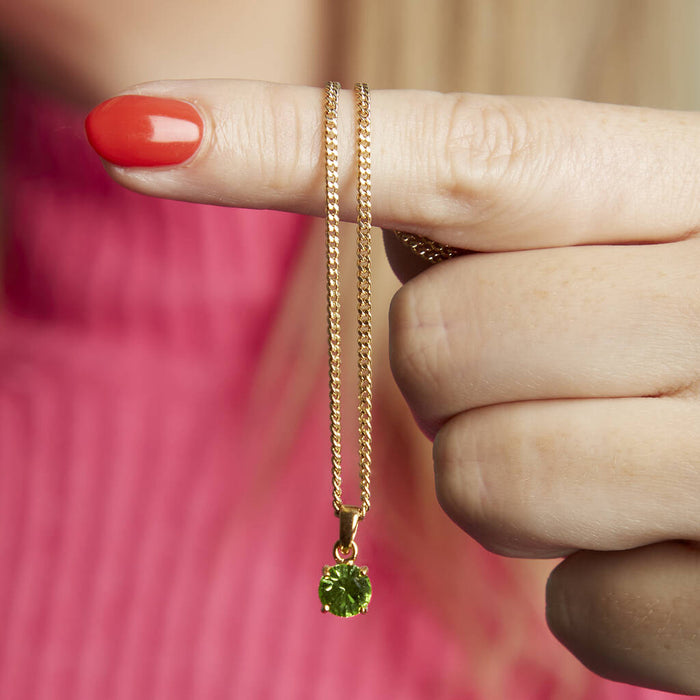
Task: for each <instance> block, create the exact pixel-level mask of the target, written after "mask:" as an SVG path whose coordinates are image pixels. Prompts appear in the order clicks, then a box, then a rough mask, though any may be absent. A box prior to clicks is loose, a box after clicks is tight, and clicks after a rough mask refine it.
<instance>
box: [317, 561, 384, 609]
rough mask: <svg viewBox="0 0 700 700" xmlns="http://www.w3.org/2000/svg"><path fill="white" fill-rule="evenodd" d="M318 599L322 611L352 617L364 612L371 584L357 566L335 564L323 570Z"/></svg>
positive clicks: (370, 591) (370, 593)
mask: <svg viewBox="0 0 700 700" xmlns="http://www.w3.org/2000/svg"><path fill="white" fill-rule="evenodd" d="M318 597H319V598H320V599H321V604H322V605H323V610H324V611H326V612H330V613H333V614H334V615H337V616H338V617H353V615H357V614H358V613H361V612H366V610H367V606H368V605H369V600H370V598H371V597H372V584H371V583H370V581H369V576H367V574H366V573H365V571H364V570H363V569H361V568H360V567H359V566H355V565H354V564H336V565H335V566H328V567H326V568H325V569H324V570H323V576H322V577H321V582H320V583H319V584H318Z"/></svg>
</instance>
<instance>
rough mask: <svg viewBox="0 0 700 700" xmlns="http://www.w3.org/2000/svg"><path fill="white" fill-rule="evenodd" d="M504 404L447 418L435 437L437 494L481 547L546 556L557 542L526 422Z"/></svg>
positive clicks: (511, 552) (513, 553)
mask: <svg viewBox="0 0 700 700" xmlns="http://www.w3.org/2000/svg"><path fill="white" fill-rule="evenodd" d="M505 413H507V412H506V411H504V410H502V407H499V406H494V407H488V408H480V409H474V410H473V411H470V412H468V413H464V414H461V415H459V416H457V417H455V418H453V419H452V420H451V421H449V422H448V423H446V424H445V425H444V426H443V427H442V428H441V430H440V431H439V433H438V435H437V436H436V439H435V447H434V455H433V456H434V462H435V483H436V491H437V498H438V501H439V503H440V505H441V506H442V508H443V510H445V512H446V513H447V515H448V516H449V517H451V518H452V519H453V520H454V521H455V522H456V523H457V524H458V525H459V526H460V527H461V528H462V529H463V530H465V532H467V533H468V534H469V535H470V536H471V537H473V538H474V539H476V540H477V541H478V542H479V543H480V544H481V545H482V546H483V547H484V548H486V549H487V550H489V551H491V552H494V553H496V554H500V555H504V556H516V557H522V556H548V555H551V553H552V552H555V551H556V552H558V551H559V550H560V549H561V545H560V544H559V543H557V542H556V541H552V538H551V535H550V533H549V530H548V527H547V526H546V523H547V522H548V517H547V513H546V512H544V511H545V506H544V504H545V503H546V502H547V498H546V495H543V493H542V484H541V483H540V482H541V479H538V478H537V473H538V472H537V470H535V469H533V468H532V465H534V464H538V462H537V456H536V454H534V453H533V447H532V441H531V440H530V438H529V436H528V434H527V430H526V427H525V426H524V425H520V424H519V421H513V420H511V419H510V418H509V417H507V416H506V418H505V420H504V414H505Z"/></svg>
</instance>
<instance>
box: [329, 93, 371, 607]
mask: <svg viewBox="0 0 700 700" xmlns="http://www.w3.org/2000/svg"><path fill="white" fill-rule="evenodd" d="M339 92H340V85H339V84H338V83H336V82H329V83H328V84H327V85H326V91H325V164H326V280H327V297H328V298H327V303H328V306H327V316H328V360H329V361H328V366H329V387H330V425H331V476H332V485H333V510H334V512H335V514H336V515H337V516H338V518H339V519H340V536H339V538H338V541H337V542H336V543H335V546H334V548H333V557H334V559H335V562H336V563H335V565H333V566H324V567H323V575H322V577H321V581H320V583H319V588H318V594H319V598H320V600H321V605H322V610H323V612H331V613H333V614H334V615H337V616H339V617H353V616H354V615H357V614H358V613H365V612H367V606H368V605H369V601H370V598H371V596H372V584H371V583H370V580H369V577H368V575H367V567H359V566H355V559H356V558H357V553H358V549H357V543H356V542H355V535H356V534H357V526H358V523H359V521H360V520H362V519H363V518H364V517H365V515H367V512H368V511H369V508H370V475H371V457H372V358H371V349H372V328H371V321H372V315H371V311H372V304H371V267H370V252H371V235H370V231H371V228H372V212H371V148H370V105H369V88H368V87H367V85H366V84H365V83H357V84H356V85H355V97H356V101H357V373H358V384H359V405H358V412H359V444H358V448H359V449H358V463H359V472H360V500H361V505H360V506H350V505H346V504H344V503H343V497H342V496H343V491H342V464H341V449H340V436H341V430H340V427H341V423H340V280H339V278H340V274H339V271H340V208H339V175H338V96H339Z"/></svg>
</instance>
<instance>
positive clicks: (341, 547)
mask: <svg viewBox="0 0 700 700" xmlns="http://www.w3.org/2000/svg"><path fill="white" fill-rule="evenodd" d="M360 512H361V509H360V508H358V507H356V506H345V505H343V506H341V507H340V512H339V513H338V515H339V517H340V539H339V540H338V541H337V542H336V544H335V547H334V549H333V557H334V559H335V561H336V563H335V565H334V566H324V567H323V575H322V576H321V581H320V583H319V584H318V597H319V599H320V600H321V606H322V607H321V610H322V612H329V613H332V614H333V615H336V616H338V617H354V616H355V615H359V614H364V613H366V612H367V608H368V606H369V601H370V599H371V598H372V583H371V582H370V580H369V576H368V575H367V574H368V569H367V567H366V566H355V559H356V558H357V543H356V542H355V534H356V533H357V525H358V523H359V520H360Z"/></svg>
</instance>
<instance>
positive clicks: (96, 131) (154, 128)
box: [85, 95, 204, 167]
mask: <svg viewBox="0 0 700 700" xmlns="http://www.w3.org/2000/svg"><path fill="white" fill-rule="evenodd" d="M203 126H204V125H203V123H202V117H201V116H200V114H199V112H198V111H197V110H196V109H195V108H194V107H193V106H192V105H191V104H190V103H189V102H184V101H182V100H172V99H169V98H165V97H147V96H145V95H122V96H121V97H113V98H112V99H110V100H107V101H106V102H103V103H102V104H99V105H97V107H95V109H93V110H92V112H90V114H88V116H87V119H86V120H85V131H86V132H87V137H88V141H89V142H90V145H91V146H92V147H93V148H94V149H95V150H96V151H97V152H98V153H99V154H100V155H101V156H102V157H103V158H104V159H105V160H108V161H109V162H110V163H114V164H115V165H125V166H128V167H153V166H158V165H177V164H178V163H183V162H184V161H186V160H187V159H188V158H191V157H192V156H193V155H194V154H195V152H196V151H197V149H198V148H199V144H200V143H201V141H202V131H203Z"/></svg>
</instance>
